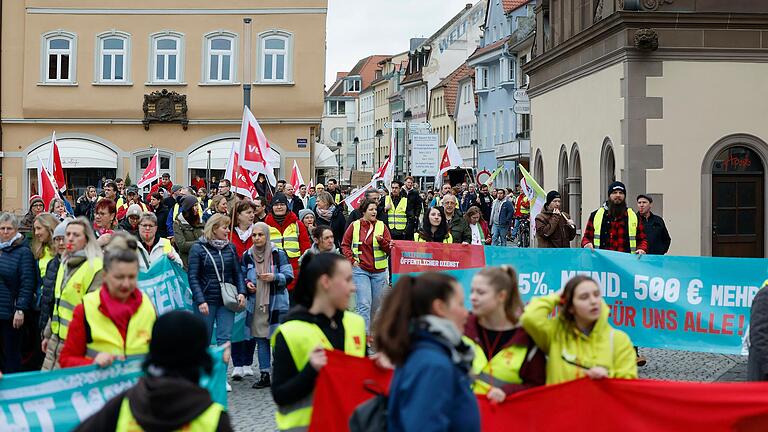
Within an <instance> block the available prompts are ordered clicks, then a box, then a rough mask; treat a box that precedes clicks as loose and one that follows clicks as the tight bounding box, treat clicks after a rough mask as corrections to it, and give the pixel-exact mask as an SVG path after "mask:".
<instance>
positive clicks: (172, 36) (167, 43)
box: [150, 32, 184, 83]
mask: <svg viewBox="0 0 768 432" xmlns="http://www.w3.org/2000/svg"><path fill="white" fill-rule="evenodd" d="M183 42H184V38H183V37H182V35H181V34H178V33H172V32H164V33H159V34H155V35H153V36H152V58H151V61H150V67H151V68H152V71H151V74H150V77H151V82H153V83H181V82H182V81H183V76H182V74H183V71H184V61H183V55H184V47H183Z"/></svg>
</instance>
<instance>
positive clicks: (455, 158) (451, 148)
mask: <svg viewBox="0 0 768 432" xmlns="http://www.w3.org/2000/svg"><path fill="white" fill-rule="evenodd" d="M462 165H464V159H463V158H462V157H461V153H459V148H458V147H457V146H456V141H454V140H453V136H449V137H448V142H446V143H445V151H444V152H443V158H442V159H441V160H440V171H439V174H438V175H439V177H442V176H443V174H445V173H446V172H447V171H448V170H450V169H451V168H454V167H459V166H462Z"/></svg>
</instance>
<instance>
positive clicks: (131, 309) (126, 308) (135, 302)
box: [99, 284, 143, 339]
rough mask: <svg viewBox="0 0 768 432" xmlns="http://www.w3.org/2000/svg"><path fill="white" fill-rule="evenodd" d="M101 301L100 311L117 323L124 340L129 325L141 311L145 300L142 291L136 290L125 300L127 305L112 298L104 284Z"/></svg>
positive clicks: (100, 293) (116, 325)
mask: <svg viewBox="0 0 768 432" xmlns="http://www.w3.org/2000/svg"><path fill="white" fill-rule="evenodd" d="M99 299H101V305H100V306H99V310H100V311H101V313H103V314H104V315H106V316H107V317H108V318H109V319H110V320H112V322H113V323H115V327H117V329H118V330H119V331H120V334H121V335H122V336H123V339H125V336H126V333H127V332H128V323H129V322H130V321H131V317H132V316H133V314H134V313H136V311H137V310H138V309H139V306H141V302H142V300H143V298H142V296H141V291H139V290H138V289H134V290H133V291H132V292H131V294H130V296H128V298H127V299H126V300H125V303H123V302H121V301H120V300H117V299H115V298H112V296H111V295H110V294H109V289H107V285H106V284H104V285H102V286H101V291H100V292H99Z"/></svg>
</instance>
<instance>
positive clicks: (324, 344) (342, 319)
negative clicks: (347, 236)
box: [272, 253, 366, 431]
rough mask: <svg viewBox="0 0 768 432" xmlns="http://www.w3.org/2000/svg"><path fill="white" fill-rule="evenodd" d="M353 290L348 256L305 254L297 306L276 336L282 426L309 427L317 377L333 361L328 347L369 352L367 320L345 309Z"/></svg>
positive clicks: (274, 388)
mask: <svg viewBox="0 0 768 432" xmlns="http://www.w3.org/2000/svg"><path fill="white" fill-rule="evenodd" d="M354 291H355V285H354V284H353V283H352V266H351V265H350V264H349V261H347V260H346V259H345V258H344V257H343V256H341V255H336V254H331V253H320V254H317V255H309V256H306V257H304V260H303V261H302V263H301V269H300V271H299V279H298V282H297V284H296V288H295V292H294V299H295V301H296V302H297V306H296V307H294V308H293V309H291V311H290V312H289V313H288V315H287V316H286V317H285V321H284V322H283V324H281V325H280V326H279V327H278V328H277V331H276V332H275V334H274V335H273V336H272V354H273V359H274V360H273V362H272V369H273V371H272V373H273V380H272V397H273V398H274V400H275V403H276V404H277V413H276V414H275V420H276V422H277V428H278V429H279V430H282V431H286V430H294V429H296V430H303V429H306V428H308V427H309V421H310V419H311V418H312V414H311V409H312V408H311V406H312V394H313V392H314V389H315V380H316V379H317V374H318V372H319V371H320V369H322V368H323V367H324V366H325V365H326V364H327V363H328V357H327V356H326V354H325V350H326V349H330V350H332V349H338V350H344V352H345V353H347V354H348V355H352V356H356V357H363V356H364V355H365V352H366V345H365V340H366V339H365V321H364V320H363V318H362V317H361V316H359V315H357V314H354V313H352V312H347V311H346V309H347V306H348V305H349V298H350V296H351V295H352V293H353V292H354ZM307 407H309V409H307Z"/></svg>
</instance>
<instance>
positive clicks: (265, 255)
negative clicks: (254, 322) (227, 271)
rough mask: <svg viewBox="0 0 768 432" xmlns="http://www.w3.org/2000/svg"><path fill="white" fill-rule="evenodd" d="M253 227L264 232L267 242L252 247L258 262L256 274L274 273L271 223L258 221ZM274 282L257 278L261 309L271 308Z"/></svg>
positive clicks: (258, 303)
mask: <svg viewBox="0 0 768 432" xmlns="http://www.w3.org/2000/svg"><path fill="white" fill-rule="evenodd" d="M253 228H255V229H257V230H260V231H262V232H263V233H264V236H265V237H266V240H267V243H266V244H265V245H264V246H262V247H256V245H255V244H254V245H253V246H252V247H251V256H252V257H253V261H254V262H255V263H256V274H257V275H260V274H263V273H272V247H273V245H272V242H271V241H270V240H269V225H267V224H265V223H264V222H257V223H255V224H254V225H253ZM271 285H272V284H271V283H270V282H266V281H263V280H261V279H257V280H256V305H257V306H258V307H259V311H261V312H267V310H268V309H269V288H270V286H271Z"/></svg>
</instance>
